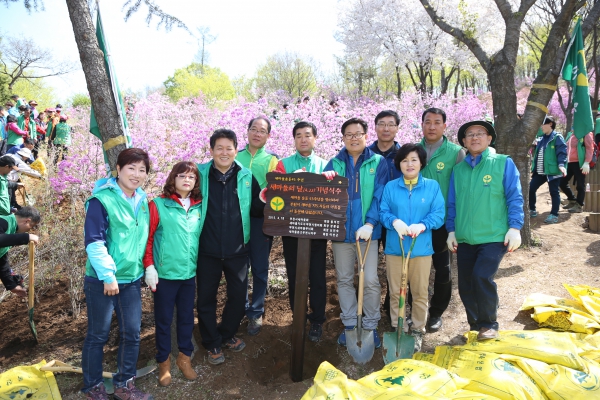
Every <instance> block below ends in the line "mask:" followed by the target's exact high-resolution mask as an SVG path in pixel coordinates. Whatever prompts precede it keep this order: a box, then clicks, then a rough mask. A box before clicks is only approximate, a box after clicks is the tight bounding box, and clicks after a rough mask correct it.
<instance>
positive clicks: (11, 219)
mask: <svg viewBox="0 0 600 400" xmlns="http://www.w3.org/2000/svg"><path fill="white" fill-rule="evenodd" d="M0 218H2V219H3V220H5V221H6V222H8V229H7V230H6V232H4V233H5V234H6V235H12V234H13V233H16V232H17V218H16V217H15V215H14V214H10V215H5V216H0ZM11 247H12V246H8V247H0V257H3V256H4V255H5V254H6V253H8V250H10V248H11Z"/></svg>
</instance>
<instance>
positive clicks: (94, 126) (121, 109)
mask: <svg viewBox="0 0 600 400" xmlns="http://www.w3.org/2000/svg"><path fill="white" fill-rule="evenodd" d="M96 38H97V39H98V45H99V46H100V50H102V52H103V53H104V67H105V69H106V73H107V74H108V79H109V80H110V84H111V87H112V92H113V96H114V101H115V104H116V105H117V112H118V113H119V118H120V119H121V126H122V127H123V132H124V133H125V143H126V145H127V147H131V136H130V135H129V126H128V124H127V117H126V114H125V106H124V104H123V96H122V95H121V91H120V90H119V85H118V83H117V76H116V75H115V72H114V68H113V66H112V62H111V60H110V50H109V48H108V43H107V42H106V39H105V38H104V28H103V27H102V18H101V17H100V8H99V7H98V18H97V20H96ZM90 132H91V133H92V135H94V136H96V137H97V138H98V139H102V136H100V128H99V127H98V121H96V114H95V113H94V107H93V106H92V108H91V114H90ZM103 152H104V162H105V164H106V169H107V171H106V172H110V171H109V168H108V159H107V157H106V152H105V151H104V148H103Z"/></svg>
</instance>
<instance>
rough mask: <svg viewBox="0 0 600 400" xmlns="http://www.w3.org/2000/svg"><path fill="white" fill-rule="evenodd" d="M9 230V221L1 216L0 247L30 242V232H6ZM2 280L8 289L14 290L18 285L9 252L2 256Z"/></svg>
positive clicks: (0, 263) (0, 276)
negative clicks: (9, 261) (13, 276)
mask: <svg viewBox="0 0 600 400" xmlns="http://www.w3.org/2000/svg"><path fill="white" fill-rule="evenodd" d="M7 230H8V222H6V221H5V220H4V219H2V218H0V247H9V246H18V245H22V244H27V243H29V233H13V234H7V233H5V232H6V231H7ZM0 280H2V283H3V284H4V287H6V290H12V289H14V288H16V287H17V283H16V282H15V281H14V279H13V278H12V274H11V269H10V264H9V263H8V253H6V254H5V255H3V256H2V257H0Z"/></svg>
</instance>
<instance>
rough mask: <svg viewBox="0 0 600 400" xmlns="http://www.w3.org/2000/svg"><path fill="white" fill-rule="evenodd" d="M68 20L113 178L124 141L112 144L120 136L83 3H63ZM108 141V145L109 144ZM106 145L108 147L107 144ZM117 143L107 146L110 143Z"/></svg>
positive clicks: (93, 31) (73, 0) (101, 56)
mask: <svg viewBox="0 0 600 400" xmlns="http://www.w3.org/2000/svg"><path fill="white" fill-rule="evenodd" d="M67 8H68V9H69V17H70V18H71V24H72V25H73V33H74V34H75V41H76V42H77V48H78V49H79V58H80V60H81V66H82V67H83V73H84V74H85V80H86V83H87V88H88V92H89V94H90V99H91V101H92V106H93V107H94V112H95V114H96V120H97V121H98V127H99V128H100V135H101V136H102V143H103V144H105V146H106V145H107V144H108V146H106V147H109V148H108V149H106V151H105V152H106V156H107V158H108V163H109V166H110V169H111V171H113V175H115V174H116V165H117V156H118V155H119V153H120V152H121V151H122V150H125V149H126V145H125V141H120V140H112V141H111V139H115V138H119V137H121V136H124V132H123V127H122V125H121V120H120V119H119V113H118V112H117V105H116V104H115V96H114V94H113V91H112V87H111V84H110V80H109V79H108V74H107V72H106V67H105V64H104V54H103V53H102V51H101V50H100V47H99V46H98V40H97V39H96V29H95V28H94V24H93V23H92V16H91V14H90V10H89V8H88V4H87V1H86V0H67ZM109 141H110V142H109ZM107 142H109V143H107ZM115 142H116V143H119V142H121V143H119V144H117V145H115V146H111V144H110V143H115Z"/></svg>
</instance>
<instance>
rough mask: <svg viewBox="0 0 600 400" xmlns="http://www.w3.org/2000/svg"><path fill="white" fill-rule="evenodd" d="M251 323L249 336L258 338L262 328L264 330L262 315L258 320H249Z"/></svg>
mask: <svg viewBox="0 0 600 400" xmlns="http://www.w3.org/2000/svg"><path fill="white" fill-rule="evenodd" d="M249 319H250V322H248V335H250V336H256V335H258V334H259V333H260V328H262V315H261V316H260V317H258V318H249Z"/></svg>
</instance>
